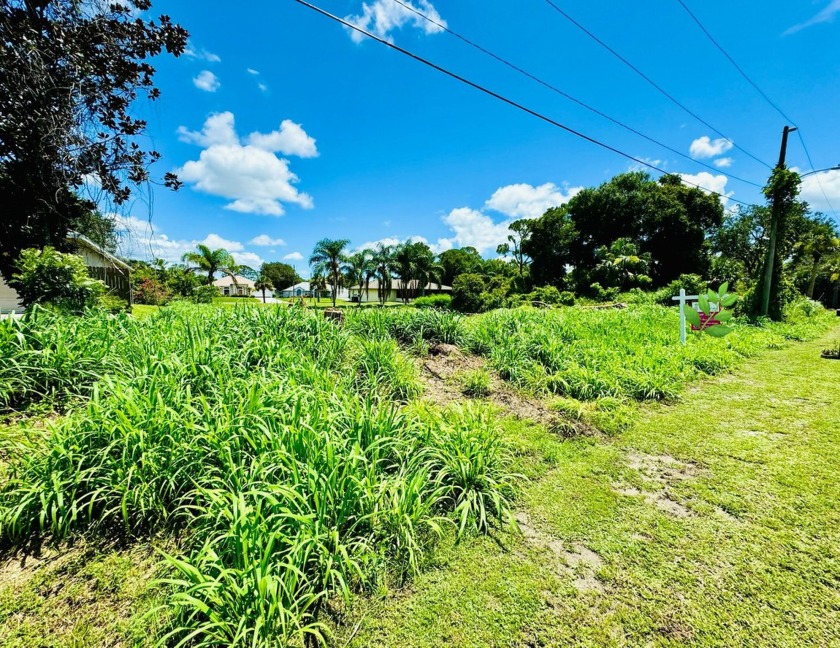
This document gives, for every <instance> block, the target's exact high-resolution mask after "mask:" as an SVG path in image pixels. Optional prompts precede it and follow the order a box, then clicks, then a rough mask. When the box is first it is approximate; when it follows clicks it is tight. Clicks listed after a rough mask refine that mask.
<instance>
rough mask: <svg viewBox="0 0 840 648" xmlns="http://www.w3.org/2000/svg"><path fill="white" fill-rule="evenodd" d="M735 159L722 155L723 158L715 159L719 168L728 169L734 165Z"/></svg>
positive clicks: (715, 163)
mask: <svg viewBox="0 0 840 648" xmlns="http://www.w3.org/2000/svg"><path fill="white" fill-rule="evenodd" d="M734 161H735V160H733V159H732V158H731V157H722V158H718V159H717V160H715V161H714V165H715V166H716V167H717V168H718V169H728V168H729V167H731V166H732V163H733V162H734Z"/></svg>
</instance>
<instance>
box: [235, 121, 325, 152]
mask: <svg viewBox="0 0 840 648" xmlns="http://www.w3.org/2000/svg"><path fill="white" fill-rule="evenodd" d="M248 144H250V145H251V146H256V147H257V148H260V149H263V150H266V151H270V152H272V153H282V154H283V155H297V156H298V157H304V158H310V157H317V156H318V148H317V147H316V146H315V140H314V139H313V138H312V137H310V136H309V135H307V134H306V131H305V130H303V128H302V127H301V125H300V124H296V123H294V122H293V121H292V120H291V119H284V120H283V121H282V122H281V123H280V129H279V130H276V131H271V132H270V133H251V134H250V135H249V136H248Z"/></svg>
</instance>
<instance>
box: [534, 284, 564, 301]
mask: <svg viewBox="0 0 840 648" xmlns="http://www.w3.org/2000/svg"><path fill="white" fill-rule="evenodd" d="M528 298H529V299H530V300H531V301H539V302H543V303H545V304H559V303H560V291H559V290H557V288H556V287H555V286H540V287H539V288H534V289H533V290H532V291H531V294H530V295H528Z"/></svg>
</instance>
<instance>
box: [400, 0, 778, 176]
mask: <svg viewBox="0 0 840 648" xmlns="http://www.w3.org/2000/svg"><path fill="white" fill-rule="evenodd" d="M393 1H394V2H396V3H397V4H398V5H400V6H401V7H403V8H405V9H407V10H408V11H411V12H412V13H414V14H416V15H418V16H420V17H421V18H423V19H424V20H426V21H427V22H429V23H430V24H432V25H435V26H436V27H438V28H439V29H442V30H443V31H445V32H446V33H448V34H450V35H452V36H454V37H455V38H458V39H460V40H461V41H463V42H464V43H466V44H467V45H469V46H471V47H474V48H475V49H477V50H479V51H480V52H483V53H484V54H486V55H487V56H490V57H491V58H493V59H495V60H496V61H499V62H500V63H502V64H503V65H506V66H507V67H509V68H511V69H513V70H516V71H517V72H519V73H520V74H522V75H524V76H526V77H528V78H529V79H531V80H532V81H536V82H537V83H539V84H540V85H542V86H544V87H546V88H548V89H549V90H552V91H553V92H556V93H557V94H559V95H560V96H562V97H565V98H566V99H568V100H569V101H572V102H574V103H576V104H577V105H579V106H581V107H583V108H585V109H586V110H588V111H590V112H592V113H595V114H596V115H598V116H599V117H603V118H604V119H606V120H609V121H611V122H612V123H613V124H616V125H617V126H620V127H621V128H623V129H625V130H627V131H629V132H631V133H633V134H635V135H638V136H639V137H642V138H644V139H646V140H647V141H649V142H652V143H653V144H656V145H657V146H661V147H662V148H664V149H666V150H668V151H670V152H671V153H674V154H675V155H679V156H680V157H683V158H685V159H686V160H689V161H690V162H693V163H695V164H699V165H700V166H703V167H706V168H707V169H711V170H712V171H714V172H715V173H718V174H722V175H725V176H727V177H728V178H730V179H732V180H738V181H739V182H743V183H746V184H749V185H752V186H754V187H761V186H762V185H761V184H759V183H757V182H753V181H752V180H746V179H744V178H740V177H738V176H736V175H732V174H727V173H723V172H722V171H721V170H720V169H719V168H717V167H713V166H712V165H711V164H706V163H705V162H701V161H700V160H696V159H694V158H693V157H691V156H690V155H686V154H685V153H683V152H682V151H679V150H677V149H675V148H673V147H671V146H668V145H667V144H664V143H663V142H660V141H659V140H657V139H654V138H653V137H650V136H649V135H645V134H644V133H642V132H640V131H638V130H636V129H635V128H633V127H632V126H628V125H627V124H625V123H623V122H621V121H619V120H618V119H615V118H614V117H611V116H610V115H608V114H606V113H604V112H602V111H600V110H598V109H597V108H594V107H593V106H590V105H589V104H587V103H585V102H584V101H581V100H580V99H577V98H576V97H573V96H572V95H570V94H568V93H567V92H564V91H563V90H561V89H559V88H557V87H556V86H554V85H552V84H550V83H548V82H547V81H544V80H542V79H540V78H539V77H537V76H535V75H533V74H531V73H530V72H528V71H527V70H524V69H522V68H521V67H519V66H517V65H515V64H514V63H511V62H510V61H508V60H507V59H504V58H502V57H501V56H499V55H497V54H495V53H493V52H492V51H490V50H488V49H486V48H484V47H482V46H481V45H479V44H478V43H475V42H474V41H472V40H470V39H469V38H467V37H466V36H462V35H461V34H459V33H458V32H456V31H454V30H452V29H450V28H449V27H448V26H447V25H445V24H443V23H441V22H438V21H437V20H435V19H434V18H432V17H430V16H427V15H426V14H424V13H423V12H422V11H420V10H419V9H416V8H415V7H412V6H411V5H409V4H406V3H405V2H403V1H402V0H393Z"/></svg>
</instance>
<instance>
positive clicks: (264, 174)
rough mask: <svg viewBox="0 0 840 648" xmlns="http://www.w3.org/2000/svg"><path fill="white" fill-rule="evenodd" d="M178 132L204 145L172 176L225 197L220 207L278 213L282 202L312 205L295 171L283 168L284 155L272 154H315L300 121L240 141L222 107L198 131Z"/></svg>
mask: <svg viewBox="0 0 840 648" xmlns="http://www.w3.org/2000/svg"><path fill="white" fill-rule="evenodd" d="M178 134H179V137H180V139H181V141H184V142H189V143H192V144H197V145H199V146H201V147H203V148H204V150H203V151H201V153H200V154H199V158H198V160H191V161H189V162H187V163H185V164H184V165H183V166H182V167H181V168H180V169H177V170H176V173H177V174H178V177H179V178H180V179H181V180H182V181H183V182H185V183H186V184H189V185H191V186H192V188H193V189H195V190H196V191H200V192H203V193H207V194H210V195H213V196H220V197H222V198H227V199H229V200H230V201H231V202H229V203H228V204H226V205H225V209H229V210H232V211H235V212H240V213H249V214H267V215H270V216H282V215H283V214H284V213H285V210H284V208H283V203H291V204H296V205H300V206H301V207H303V208H304V209H310V208H312V206H313V202H312V197H311V196H309V195H308V194H305V193H301V192H299V191H298V190H297V189H296V188H295V187H294V186H293V185H294V184H295V183H297V182H298V177H297V176H296V175H295V174H294V173H292V171H291V170H290V169H289V161H288V160H285V159H282V158H278V157H277V156H276V155H275V153H276V152H281V153H284V154H286V155H298V156H301V157H312V156H314V155H317V149H316V148H315V140H314V139H312V138H311V137H309V135H307V134H306V132H305V131H304V130H303V129H302V128H301V127H300V125H298V124H295V123H294V122H291V121H289V120H284V121H283V122H282V124H281V127H280V130H278V131H273V132H271V133H251V135H250V136H249V137H248V140H247V141H246V143H244V144H243V143H241V142H240V139H239V136H238V135H237V134H236V129H235V126H234V115H233V113H231V112H224V113H218V114H214V115H210V117H208V118H207V120H206V121H205V122H204V126H203V128H202V130H201V131H199V132H196V131H191V130H188V129H187V128H185V127H183V126H182V127H180V128H179V129H178Z"/></svg>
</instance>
